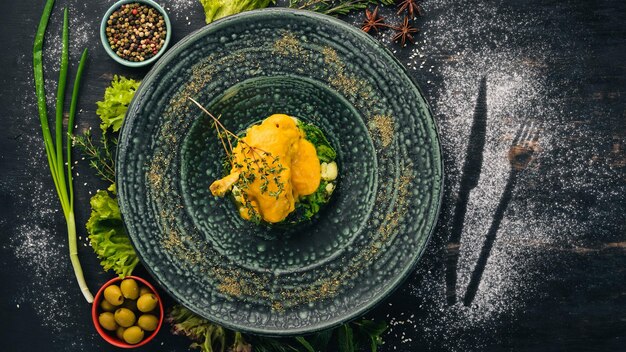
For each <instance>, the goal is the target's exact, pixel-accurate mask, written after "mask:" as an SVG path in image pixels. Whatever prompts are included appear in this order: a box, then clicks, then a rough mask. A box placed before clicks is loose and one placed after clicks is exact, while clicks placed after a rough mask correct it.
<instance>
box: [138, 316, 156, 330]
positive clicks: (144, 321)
mask: <svg viewBox="0 0 626 352" xmlns="http://www.w3.org/2000/svg"><path fill="white" fill-rule="evenodd" d="M137 325H139V327H140V328H142V329H144V330H146V331H154V330H156V328H157V325H159V319H157V317H155V316H154V315H152V314H143V315H142V316H140V317H139V320H137Z"/></svg>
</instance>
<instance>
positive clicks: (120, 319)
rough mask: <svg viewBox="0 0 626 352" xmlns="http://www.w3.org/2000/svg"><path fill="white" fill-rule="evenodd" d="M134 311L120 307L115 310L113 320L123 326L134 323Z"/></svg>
mask: <svg viewBox="0 0 626 352" xmlns="http://www.w3.org/2000/svg"><path fill="white" fill-rule="evenodd" d="M135 320H136V318H135V313H133V311H132V310H130V309H128V308H120V309H118V310H116V311H115V321H116V322H117V323H118V324H119V325H120V326H123V327H125V328H127V327H129V326H131V325H133V324H135Z"/></svg>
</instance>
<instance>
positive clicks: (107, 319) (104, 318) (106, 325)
mask: <svg viewBox="0 0 626 352" xmlns="http://www.w3.org/2000/svg"><path fill="white" fill-rule="evenodd" d="M98 323H100V326H102V328H103V329H105V330H109V331H114V330H115V329H117V324H116V323H115V318H114V317H113V313H111V312H104V313H102V314H100V315H99V316H98Z"/></svg>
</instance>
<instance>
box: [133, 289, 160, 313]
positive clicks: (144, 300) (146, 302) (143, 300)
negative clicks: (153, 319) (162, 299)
mask: <svg viewBox="0 0 626 352" xmlns="http://www.w3.org/2000/svg"><path fill="white" fill-rule="evenodd" d="M158 302H159V300H158V299H157V298H156V296H155V295H154V294H153V293H146V294H145V295H142V296H141V297H139V299H138V300H137V309H139V310H140V311H142V312H144V313H147V312H149V311H151V310H153V309H154V308H155V307H156V305H157V303H158Z"/></svg>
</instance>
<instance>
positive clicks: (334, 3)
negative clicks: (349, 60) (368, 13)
mask: <svg viewBox="0 0 626 352" xmlns="http://www.w3.org/2000/svg"><path fill="white" fill-rule="evenodd" d="M394 2H395V0H289V7H291V8H295V9H301V10H309V11H315V12H319V13H323V14H326V15H335V16H337V15H346V14H348V13H350V12H352V11H356V10H362V9H364V8H367V7H368V6H370V5H378V4H382V5H392V4H393V3H394Z"/></svg>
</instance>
